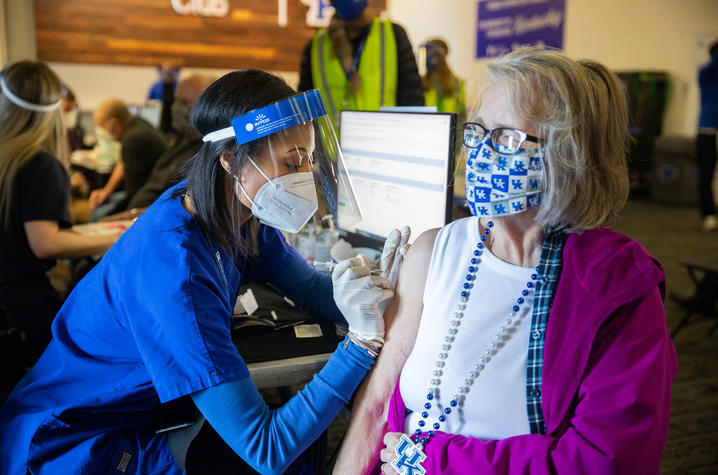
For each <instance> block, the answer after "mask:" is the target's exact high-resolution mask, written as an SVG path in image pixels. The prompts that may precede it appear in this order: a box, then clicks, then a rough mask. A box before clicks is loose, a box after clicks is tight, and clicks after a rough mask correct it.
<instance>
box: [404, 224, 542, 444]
mask: <svg viewBox="0 0 718 475" xmlns="http://www.w3.org/2000/svg"><path fill="white" fill-rule="evenodd" d="M478 242H479V224H478V218H476V217H471V218H466V219H461V220H459V221H455V222H453V223H451V224H449V225H447V226H444V227H443V228H442V229H441V230H440V231H439V233H438V235H437V237H436V243H435V244H434V250H433V253H432V255H431V262H430V264H429V273H428V275H427V279H426V287H425V288H424V299H423V303H424V309H423V311H422V314H421V323H420V325H419V333H418V335H417V338H416V343H415V344H414V349H413V350H412V352H411V354H410V355H409V358H408V359H407V361H406V363H405V364H404V368H403V369H402V371H401V381H400V390H401V396H402V398H403V399H404V402H405V404H406V407H407V409H409V410H411V411H413V412H412V413H411V414H408V415H407V416H406V418H405V420H404V432H406V433H409V434H413V433H414V431H416V429H418V428H419V426H418V425H417V423H418V422H419V421H420V420H421V419H422V417H421V413H422V412H423V411H425V410H426V409H424V404H425V403H426V402H427V399H426V395H427V392H428V389H429V387H431V380H432V379H435V378H436V376H434V375H433V374H432V373H433V371H434V370H435V369H437V368H436V367H435V366H434V364H435V362H436V361H437V360H438V355H439V353H440V352H441V351H442V350H441V345H442V344H444V337H445V336H447V335H448V333H447V330H448V329H449V321H450V320H451V316H452V315H453V314H454V312H456V306H457V304H458V303H459V297H460V293H461V291H462V290H464V289H463V285H464V283H465V282H466V275H467V274H468V273H469V272H468V267H469V266H470V265H471V258H472V257H475V256H474V255H473V252H474V250H475V249H477V247H476V244H477V243H478ZM477 266H478V270H477V272H476V274H475V280H474V281H473V283H474V286H473V288H472V289H471V294H470V295H469V300H468V302H467V303H466V309H465V310H464V317H463V318H462V319H461V324H460V325H459V327H458V328H457V330H458V333H457V334H456V335H455V340H454V342H453V343H452V344H451V348H450V349H449V351H448V352H447V353H448V357H447V359H446V360H445V366H444V367H443V368H442V372H443V374H442V376H441V377H439V378H438V379H439V380H440V384H439V386H438V388H439V393H438V396H437V398H436V399H434V400H433V401H431V403H432V407H431V409H430V410H429V411H428V412H429V417H428V418H427V419H426V425H425V426H424V427H423V430H424V431H426V430H429V429H431V428H432V426H433V424H434V423H435V422H438V416H439V415H440V414H441V413H440V411H441V410H443V408H444V407H448V406H449V401H451V399H452V397H453V396H454V395H456V394H458V388H459V387H460V386H464V380H466V379H467V378H468V377H469V372H470V371H471V370H472V369H473V367H474V365H475V364H476V363H478V362H479V360H480V358H481V357H482V356H484V352H485V350H486V349H487V348H489V344H490V343H491V342H492V341H495V336H496V334H497V333H498V332H499V330H500V328H501V327H502V326H503V325H505V320H506V319H507V318H509V313H510V312H511V311H512V307H513V306H514V305H516V303H517V299H518V297H520V296H521V291H522V290H523V289H525V288H526V283H527V282H528V281H530V280H531V277H530V276H531V274H532V273H534V272H535V269H533V268H530V267H518V266H514V265H511V264H508V263H506V262H504V261H502V260H500V259H498V258H497V257H496V256H494V255H493V254H491V253H490V252H488V250H486V249H484V252H483V254H482V255H481V257H480V258H479V263H478V264H477ZM533 295H534V293H533V292H531V293H530V294H529V295H528V296H527V297H525V298H526V301H525V303H523V304H522V305H521V306H520V307H521V309H520V313H519V315H522V316H523V317H522V318H521V320H520V322H521V323H520V325H519V326H517V327H516V331H515V332H514V333H512V335H511V337H510V338H509V339H508V340H506V341H505V342H504V343H505V345H504V346H503V347H502V348H500V349H499V350H498V352H497V353H496V354H495V355H494V356H493V357H492V358H491V360H490V361H489V362H488V363H487V364H486V366H485V368H484V369H483V370H482V371H481V373H480V374H479V376H478V377H477V378H476V379H475V381H474V383H473V385H472V386H469V392H468V394H466V395H465V397H466V399H465V400H464V402H463V404H461V405H459V406H458V407H456V408H453V410H452V412H451V414H449V415H448V416H447V417H446V421H445V422H442V423H440V424H441V427H440V428H439V430H441V431H443V432H447V433H451V434H460V435H464V436H468V437H476V438H480V439H503V438H506V437H511V436H515V435H521V434H528V433H530V429H529V422H528V414H527V408H526V358H527V353H528V341H529V332H530V328H531V309H532V306H533Z"/></svg>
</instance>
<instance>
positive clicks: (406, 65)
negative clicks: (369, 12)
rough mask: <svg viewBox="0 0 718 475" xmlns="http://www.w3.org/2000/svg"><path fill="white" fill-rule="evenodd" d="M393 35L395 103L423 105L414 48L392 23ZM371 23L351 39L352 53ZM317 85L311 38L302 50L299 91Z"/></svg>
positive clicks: (400, 29) (398, 104) (403, 32)
mask: <svg viewBox="0 0 718 475" xmlns="http://www.w3.org/2000/svg"><path fill="white" fill-rule="evenodd" d="M391 26H392V27H393V29H394V37H395V39H396V61H397V78H396V80H397V83H396V105H397V106H423V105H424V86H423V85H422V84H421V76H419V70H418V69H417V67H416V58H415V57H414V50H413V49H412V47H411V42H410V41H409V37H408V36H407V34H406V31H404V28H402V27H401V26H399V25H397V24H396V23H392V24H391ZM370 29H371V25H369V26H367V27H366V30H365V31H364V33H363V34H362V35H361V36H359V37H358V38H356V39H354V41H352V53H353V54H356V51H357V49H358V48H359V44H360V43H361V42H362V40H363V39H364V38H366V37H367V36H368V35H369V30H370ZM316 87H319V86H318V85H317V86H315V85H314V83H313V81H312V40H309V43H307V44H306V46H305V47H304V50H303V51H302V63H301V67H300V70H299V86H298V87H297V89H298V90H299V91H308V90H310V89H314V88H316Z"/></svg>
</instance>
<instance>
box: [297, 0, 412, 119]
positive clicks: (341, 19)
mask: <svg viewBox="0 0 718 475" xmlns="http://www.w3.org/2000/svg"><path fill="white" fill-rule="evenodd" d="M331 3H332V6H333V7H334V9H335V13H334V16H333V17H332V20H331V23H330V24H329V27H328V28H321V29H320V30H319V31H317V33H316V34H315V35H314V38H313V39H312V40H311V41H309V43H307V45H306V46H305V47H304V50H303V51H302V62H301V69H300V72H299V90H300V91H307V90H309V89H313V88H318V89H320V90H321V91H322V97H324V101H325V102H326V103H327V108H328V109H329V114H330V116H331V117H332V120H333V121H334V124H335V126H336V124H337V123H338V121H339V112H340V111H342V110H344V109H355V110H379V107H380V106H423V105H424V94H423V93H424V91H423V89H422V87H421V77H420V76H419V71H418V70H417V68H416V58H415V57H414V50H413V48H412V47H411V42H410V41H409V37H408V36H407V34H406V31H404V28H402V27H401V26H399V25H397V24H396V23H392V22H391V21H389V20H382V19H381V18H379V17H376V18H372V16H371V14H370V13H369V12H368V10H367V9H366V6H367V2H366V0H358V1H357V0H332V2H331ZM382 60H383V61H384V64H382ZM382 73H383V74H382ZM382 93H383V97H382Z"/></svg>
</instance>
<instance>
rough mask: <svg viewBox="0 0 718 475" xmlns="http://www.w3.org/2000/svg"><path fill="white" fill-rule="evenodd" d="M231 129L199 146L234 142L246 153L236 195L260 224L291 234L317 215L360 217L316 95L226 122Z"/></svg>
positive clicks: (294, 98) (295, 98) (298, 97)
mask: <svg viewBox="0 0 718 475" xmlns="http://www.w3.org/2000/svg"><path fill="white" fill-rule="evenodd" d="M231 123H232V126H231V127H227V128H226V129H221V130H217V131H215V132H212V133H209V134H207V135H206V136H205V137H204V139H203V140H204V141H205V142H214V141H218V140H224V139H226V138H229V137H232V136H234V137H236V138H237V143H239V144H240V145H241V144H248V143H250V142H254V141H261V142H259V143H258V144H257V145H258V146H257V147H252V150H253V152H250V154H248V155H247V156H246V157H245V158H246V160H245V161H243V165H242V169H241V170H239V171H238V174H237V175H236V177H237V178H238V180H237V188H238V190H237V191H238V193H241V195H243V196H244V198H245V199H246V200H247V201H248V202H249V203H251V207H252V214H253V215H254V216H256V217H257V218H258V219H259V220H260V221H262V222H263V223H265V224H267V225H269V226H272V227H275V228H277V229H281V230H283V231H287V232H290V233H296V232H298V231H300V230H301V228H303V227H304V225H305V224H307V222H308V221H309V220H310V219H311V218H312V216H314V214H315V213H317V212H318V213H319V216H326V215H329V214H331V215H332V216H333V217H334V219H335V222H336V218H337V213H338V211H339V210H340V209H341V211H342V215H343V217H344V216H348V217H349V218H350V221H352V224H356V223H358V222H359V221H361V220H362V214H361V211H360V209H359V205H358V203H357V200H356V196H355V193H354V187H353V186H352V183H351V180H350V178H349V175H348V173H347V168H346V165H345V163H344V158H343V157H342V153H341V150H340V148H339V143H338V141H337V138H336V134H335V133H334V129H333V127H332V125H331V122H330V120H329V117H328V115H327V111H326V108H325V107H324V102H323V101H322V97H321V94H320V93H319V91H318V90H316V89H315V90H313V91H308V92H305V93H301V94H297V95H295V96H292V97H290V98H288V99H284V100H282V101H279V102H276V103H274V104H270V105H268V106H266V107H262V108H260V109H255V110H253V111H251V112H249V113H247V114H245V115H243V116H240V117H237V118H235V119H233V120H232V122H231Z"/></svg>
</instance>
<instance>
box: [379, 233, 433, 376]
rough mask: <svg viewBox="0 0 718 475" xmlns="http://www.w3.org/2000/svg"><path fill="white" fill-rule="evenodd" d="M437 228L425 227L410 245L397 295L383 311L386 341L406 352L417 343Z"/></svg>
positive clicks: (400, 273) (400, 272) (398, 282)
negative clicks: (428, 228) (426, 228)
mask: <svg viewBox="0 0 718 475" xmlns="http://www.w3.org/2000/svg"><path fill="white" fill-rule="evenodd" d="M438 232H439V230H438V229H430V230H428V231H425V232H424V233H422V234H421V235H420V236H419V237H418V238H417V239H416V241H415V242H414V244H413V245H412V246H411V247H410V248H409V252H407V254H406V257H405V259H404V263H403V264H402V267H401V269H400V271H399V278H398V280H397V283H396V289H395V293H394V298H393V299H392V301H391V302H390V303H389V305H388V306H387V309H386V312H385V313H384V322H385V326H386V344H387V345H392V346H396V347H400V348H402V349H403V350H404V351H403V352H405V353H406V356H408V355H409V353H410V352H411V349H412V348H413V346H414V340H415V339H416V332H417V331H418V329H419V321H420V320H421V310H422V307H423V303H422V300H423V297H424V286H425V285H426V276H427V274H428V272H429V262H430V261H431V254H432V251H433V249H434V242H435V241H436V235H437V233H438ZM385 347H386V345H385ZM402 364H403V363H402Z"/></svg>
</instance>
